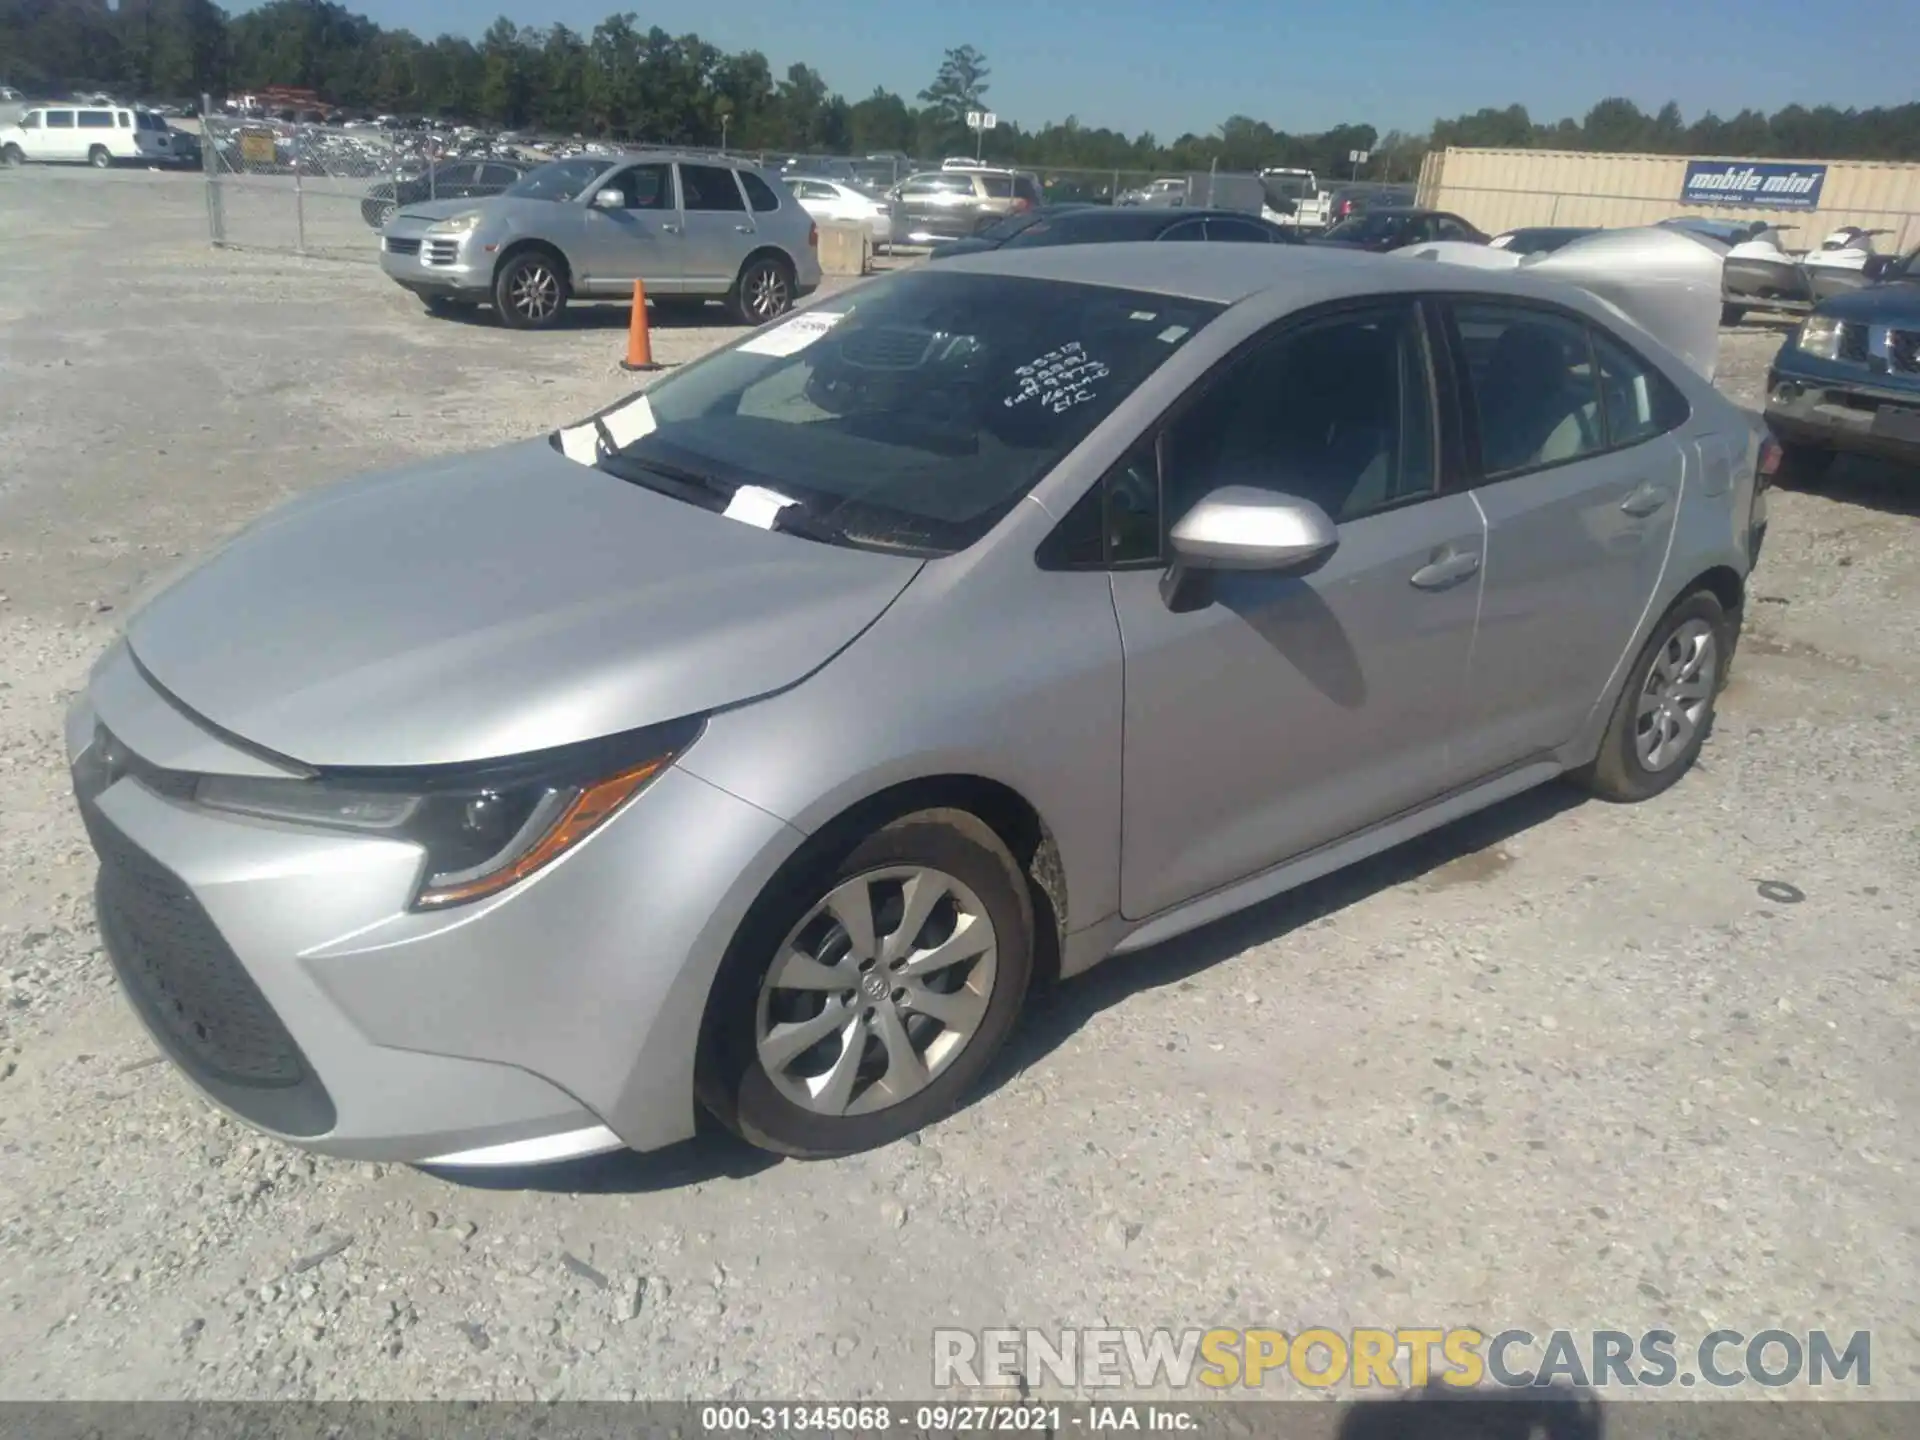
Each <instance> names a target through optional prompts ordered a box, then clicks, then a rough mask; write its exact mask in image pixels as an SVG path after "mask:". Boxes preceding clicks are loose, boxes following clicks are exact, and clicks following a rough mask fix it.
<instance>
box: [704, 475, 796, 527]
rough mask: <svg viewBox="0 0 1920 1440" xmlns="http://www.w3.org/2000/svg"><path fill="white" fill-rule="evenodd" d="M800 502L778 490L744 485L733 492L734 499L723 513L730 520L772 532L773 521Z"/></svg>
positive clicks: (728, 503)
mask: <svg viewBox="0 0 1920 1440" xmlns="http://www.w3.org/2000/svg"><path fill="white" fill-rule="evenodd" d="M799 503H800V502H799V501H798V500H795V499H794V498H793V497H792V496H790V495H782V494H781V493H780V492H779V491H778V490H767V489H764V488H763V487H761V486H759V485H742V486H741V487H740V488H739V489H738V490H736V491H734V492H733V498H732V499H731V500H729V501H728V502H727V508H726V509H725V510H723V511H722V512H721V513H722V514H723V515H725V516H726V517H727V519H729V520H744V521H745V522H746V523H747V524H749V525H758V526H759V527H760V528H761V529H762V530H771V529H772V528H773V520H774V517H775V516H776V515H778V514H779V513H780V512H781V511H782V510H784V509H786V508H787V506H789V505H798V504H799Z"/></svg>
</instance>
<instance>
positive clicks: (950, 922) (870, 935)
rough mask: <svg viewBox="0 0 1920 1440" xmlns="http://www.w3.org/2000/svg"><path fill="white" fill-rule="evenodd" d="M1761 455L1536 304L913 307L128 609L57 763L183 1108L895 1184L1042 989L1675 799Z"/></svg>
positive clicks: (1577, 305)
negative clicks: (193, 1099) (1491, 831)
mask: <svg viewBox="0 0 1920 1440" xmlns="http://www.w3.org/2000/svg"><path fill="white" fill-rule="evenodd" d="M1679 243H1682V244H1685V243H1686V242H1679ZM1703 253H1704V252H1703ZM1708 263H1709V267H1710V268H1711V263H1712V262H1711V257H1708ZM1716 286H1717V277H1714V278H1712V279H1710V281H1709V283H1708V286H1707V287H1705V289H1706V290H1707V291H1710V292H1712V293H1709V294H1708V295H1707V298H1706V300H1705V303H1707V304H1709V305H1717V303H1718V296H1717V290H1715V289H1714V287H1716ZM1709 368H1710V367H1709ZM1766 469H1767V463H1766V454H1764V453H1763V449H1762V444H1761V440H1760V438H1759V433H1758V431H1757V429H1756V427H1755V425H1754V423H1753V422H1752V421H1751V420H1750V419H1749V418H1748V417H1746V416H1745V415H1744V414H1743V412H1741V411H1740V410H1738V409H1736V408H1735V407H1734V406H1732V405H1731V404H1729V403H1728V402H1727V401H1725V400H1723V399H1722V398H1721V397H1720V396H1719V395H1718V394H1716V393H1715V391H1714V389H1713V388H1712V386H1711V384H1710V383H1709V381H1708V380H1707V379H1706V378H1705V377H1704V376H1703V375H1702V374H1700V373H1697V371H1696V369H1694V368H1692V367H1690V366H1689V364H1688V363H1686V362H1685V361H1683V360H1682V359H1680V358H1679V357H1678V356H1677V355H1676V354H1675V353H1674V352H1672V351H1670V350H1668V349H1667V348H1666V347H1665V346H1663V345H1662V344H1661V343H1660V342H1658V341H1656V340H1655V339H1654V338H1653V337H1652V335H1651V334H1649V333H1648V331H1646V330H1644V329H1642V328H1640V327H1639V326H1638V325H1636V323H1635V322H1634V321H1633V320H1631V319H1628V318H1627V317H1626V314H1625V313H1623V309H1622V308H1621V306H1620V305H1618V304H1615V303H1610V302H1608V301H1603V300H1601V299H1598V298H1595V297H1594V296H1593V295H1592V294H1590V293H1588V292H1586V291H1583V290H1581V289H1578V288H1575V287H1574V286H1573V285H1571V284H1567V283H1555V282H1550V281H1546V280H1542V279H1539V278H1537V277H1534V276H1531V275H1529V274H1527V273H1525V272H1523V271H1522V272H1515V273H1496V272H1494V271H1491V270H1474V269H1469V268H1466V267H1464V266H1455V265H1447V264H1435V263H1428V264H1419V263H1410V262H1407V261H1403V260H1399V259H1393V258H1380V257H1374V256H1369V255H1361V254H1344V253H1338V252H1312V253H1300V252H1298V251H1293V250H1282V249H1280V248H1279V247H1266V246H1237V245H1206V244H1201V245H1117V246H1110V247H1094V246H1088V247H1079V248H1074V249H1055V250H1046V249H1038V250H1027V251H1021V252H1011V251H1009V252H1006V253H1004V254H991V253H990V254H985V255H978V256H972V257H967V258H964V259H960V260H956V261H954V262H952V263H949V264H942V265H939V266H934V267H927V268H924V269H916V270H909V271H905V272H901V273H898V274H894V275H889V276H884V277H880V278H878V279H875V280H873V281H871V282H869V283H867V284H865V285H863V286H861V287H859V288H857V289H854V290H851V291H848V292H845V293H843V294H842V295H838V296H835V297H834V298H833V299H832V300H831V301H830V302H826V303H823V304H820V305H817V306H814V307H812V308H810V309H808V310H803V311H801V312H799V313H797V314H795V315H792V316H789V317H786V318H785V319H783V320H781V321H778V322H776V323H775V324H773V325H771V326H768V327H763V328H762V329H760V330H758V331H756V332H755V333H754V334H752V335H751V336H749V337H748V338H746V339H745V340H743V341H741V342H739V343H737V344H735V345H732V346H730V347H729V348H727V349H724V350H721V351H718V352H716V353H715V354H713V355H711V356H710V357H708V358H706V359H704V360H702V361H700V362H699V363H697V364H693V365H689V366H688V367H686V368H685V369H683V370H679V371H676V372H674V373H673V374H671V375H669V376H668V377H666V378H664V379H662V380H660V381H659V382H658V383H657V384H655V385H654V386H653V387H652V388H651V389H650V390H649V391H648V392H646V394H645V395H644V396H640V397H636V398H634V399H632V400H629V401H627V402H624V403H622V404H620V405H617V406H614V407H612V408H611V409H609V410H607V411H604V412H602V413H601V414H599V415H597V416H594V417H592V418H591V419H589V420H588V421H586V422H584V423H582V424H579V425H576V426H569V427H566V428H564V429H562V430H559V431H556V432H555V433H554V434H553V435H552V436H549V437H543V438H539V439H535V440H530V441H527V442H525V443H521V444H515V445H509V446H507V447H505V448H502V449H498V450H494V451H491V452H488V453H485V454H481V455H467V456H460V457H457V458H452V459H446V460H441V461H436V462H433V463H430V464H426V465H422V466H417V467H413V468H410V469H407V470H404V471H400V472H396V473H393V474H387V475H378V476H373V477H370V478H365V479H360V480H356V481H353V482H350V483H348V484H345V485H341V486H338V487H335V488H331V489H327V490H324V491H320V492H316V493H312V494H309V495H307V496H305V497H304V498H302V499H299V500H297V501H295V502H293V503H292V504H290V505H289V506H287V507H285V508H284V509H281V510H280V511H278V512H276V513H273V514H271V515H269V516H268V517H267V518H265V519H263V520H261V521H259V522H258V523H256V524H254V525H253V526H252V527H251V528H250V529H248V530H245V531H243V532H242V533H241V534H240V535H238V536H237V537H236V538H234V539H233V540H232V541H230V542H229V543H228V544H227V545H226V546H225V547H224V548H223V549H221V550H219V551H218V552H217V553H215V554H214V555H213V556H211V557H210V558H209V559H207V560H206V561H205V562H204V563H203V564H201V565H200V567H199V568H198V569H197V570H195V571H193V572H191V573H190V574H188V575H187V576H186V577H185V578H183V579H180V580H178V581H176V582H174V583H173V584H172V585H171V586H170V587H168V588H166V589H164V590H163V591H162V592H161V593H160V594H159V595H158V596H157V597H156V598H154V599H152V600H151V601H150V602H149V603H148V604H147V605H146V606H145V607H144V608H142V609H140V610H139V611H138V613H136V615H135V616H134V618H133V619H132V620H131V622H130V623H129V625H128V629H127V633H126V636H125V639H124V642H123V643H119V644H116V645H115V646H114V647H113V649H112V650H111V651H110V652H109V653H108V654H107V655H106V656H105V657H104V658H103V659H102V660H101V662H100V663H99V665H98V668H97V669H96V671H95V672H94V675H93V677H92V680H91V683H90V685H89V687H88V689H87V690H86V692H85V694H84V696H83V697H82V698H81V699H80V700H79V701H78V702H77V703H76V704H75V706H74V708H73V710H72V714H71V718H70V721H69V727H68V747H69V752H70V755H71V760H72V766H73V776H74V785H75V789H76V792H77V795H78V798H79V803H80V808H81V810H82V812H83V814H84V816H85V819H86V824H87V826H88V829H89V830H90V832H91V834H92V838H93V843H94V845H95V848H96V849H97V850H98V852H99V856H100V875H99V883H98V909H99V916H100V924H101V930H102V933H103V935H104V937H105V941H106V945H107V948H108V950H109V953H110V954H111V955H112V957H113V963H114V965H115V967H116V969H117V971H118V973H119V976H120V979H121V981H122V983H123V985H124V987H125V990H126V993H127V995H128V997H129V998H130V999H131V1001H132V1003H133V1005H134V1007H135V1008H136V1009H137V1010H138V1011H139V1013H140V1015H141V1017H142V1018H143V1019H144V1021H145V1022H146V1024H147V1025H148V1027H149V1028H150V1029H151V1030H152V1032H153V1035H154V1037H155V1039H156V1040H157V1041H158V1042H159V1044H160V1045H161V1046H162V1047H163V1048H164V1049H165V1050H166V1052H167V1053H168V1054H169V1055H170V1056H172V1058H173V1059H174V1060H175V1061H177V1062H178V1063H179V1065H180V1067H181V1068H182V1069H183V1070H184V1071H185V1072H186V1073H187V1074H188V1075H189V1076H190V1077H191V1078H192V1079H193V1080H194V1081H195V1082H196V1083H197V1084H198V1085H199V1086H200V1088H201V1089H202V1090H204V1091H205V1092H206V1093H207V1094H208V1095H209V1096H211V1097H212V1098H213V1099H214V1100H216V1101H217V1102H218V1103H220V1104H221V1105H223V1106H225V1107H226V1108H227V1109H229V1110H230V1111H232V1112H233V1113H234V1114H236V1115H238V1116H240V1117H241V1118H242V1119H245V1120H247V1121H250V1122H251V1123H253V1124H254V1125H257V1126H259V1127H261V1128H263V1129H266V1130H269V1131H271V1132H273V1133H274V1134H276V1135H279V1136H282V1137H284V1138H286V1139H288V1140H291V1141H294V1142H296V1143H298V1144H302V1145H307V1146H311V1147H312V1148H314V1149H317V1150H324V1151H328V1152H332V1153H335V1154H340V1155H346V1156H360V1157H368V1158H384V1159H399V1160H408V1161H419V1162H429V1163H434V1162H437V1163H443V1164H487V1163H515V1162H525V1161H536V1160H549V1159H554V1158H559V1157H565V1156H571V1155H578V1154H584V1153H589V1152H592V1151H597V1150H605V1149H613V1148H617V1147H620V1146H630V1147H634V1148H637V1149H648V1148H652V1147H657V1146H662V1145H666V1144H668V1143H670V1142H673V1141H677V1140H680V1139H682V1138H684V1137H686V1136H689V1135H691V1134H692V1133H693V1131H694V1126H695V1113H696V1107H697V1106H701V1105H704V1106H705V1107H706V1108H707V1109H708V1110H710V1111H711V1112H712V1113H713V1114H714V1115H716V1116H718V1117H719V1119H720V1120H722V1121H723V1122H725V1123H726V1124H727V1125H728V1126H731V1127H732V1128H734V1129H735V1130H737V1131H738V1132H739V1133H740V1134H742V1135H744V1136H746V1137H747V1138H748V1139H749V1140H751V1141H753V1142H754V1143H756V1144H758V1145H762V1146H765V1147H767V1148H769V1149H772V1150H776V1151H780V1152H784V1153H787V1154H793V1155H815V1156H818V1155H831V1154H837V1153H843V1152H847V1151H852V1150H858V1149H860V1148H863V1147H866V1146H871V1145H876V1144H880V1143H883V1142H886V1141H889V1140H892V1139H894V1138H895V1137H898V1136H901V1135H904V1134H906V1133H908V1132H910V1131H912V1130H915V1129H917V1128H919V1127H921V1126H924V1125H926V1124H928V1123H930V1122H932V1121H934V1120H936V1119H938V1118H939V1117H940V1116H942V1115H944V1114H945V1113H947V1112H948V1111H949V1110H951V1109H952V1108H953V1107H954V1106H955V1105H956V1104H958V1103H959V1102H961V1101H962V1099H963V1098H964V1097H965V1096H966V1094H967V1092H968V1090H969V1088H970V1087H971V1086H973V1085H974V1084H975V1082H976V1081H978V1080H979V1079H980V1077H981V1074H982V1072H983V1071H984V1070H985V1069H986V1068H987V1067H988V1065H989V1064H990V1063H991V1062H992V1060H993V1058H994V1056H995V1054H996V1053H997V1052H998V1051H999V1049H1000V1047H1001V1046H1002V1044H1003V1043H1004V1042H1005V1041H1006V1039H1007V1037H1008V1034H1009V1032H1010V1031H1012V1029H1013V1028H1014V1025H1015V1022H1016V1020H1017V1019H1018V1017H1019V1015H1020V1012H1021V1007H1022V1004H1023V1002H1024V1001H1025V1000H1026V998H1027V995H1028V993H1029V991H1030V990H1031V989H1032V988H1033V987H1034V986H1035V985H1036V984H1040V983H1044V982H1046V981H1050V980H1052V979H1054V978H1056V977H1060V976H1069V975H1072V974H1073V973H1075V972H1077V971H1080V970H1084V969H1086V968H1087V967H1088V966H1090V965H1092V964H1094V963H1095V962H1096V961H1099V960H1101V959H1102V958H1104V957H1106V956H1108V955H1111V954H1114V953H1115V952H1119V951H1127V950H1133V949H1138V948H1140V947H1142V946H1146V945H1150V944H1153V943H1155V942H1158V941H1161V940H1164V939H1166V938H1167V937H1169V936H1173V935H1176V934H1179V933H1180V932H1182V931H1185V930H1189V929H1192V928H1193V927H1196V926H1199V925H1201V924H1203V923H1205V922H1207V921H1210V920H1213V919H1215V918H1217V917H1219V916H1222V915H1225V914H1227V913H1228V912H1230V911H1233V910H1236V909H1239V908H1241V907H1243V906H1246V905H1249V904H1252V903H1254V902H1256V901H1259V900H1263V899H1265V898H1267V897H1269V896H1272V895H1274V894H1276V893H1278V892H1280V891H1283V890H1286V889H1287V888H1289V887H1291V886H1294V885H1297V884H1300V883H1301V882H1303V881H1305V880H1308V879H1311V878H1313V877H1315V876H1319V875H1322V874H1325V873H1326V872H1328V871H1330V870H1333V869H1335V868H1337V867H1339V866H1341V865H1344V864H1347V863H1348V862H1350V861H1353V860H1356V859H1358V858H1360V857H1363V856H1366V855H1369V854H1372V853H1374V852H1376V851H1379V850H1381V849H1383V848H1385V847H1387V846H1390V845H1393V844H1395V843H1397V842H1399V841H1402V840H1404V839H1407V838H1408V837H1410V836H1413V835H1416V834H1419V833H1420V832H1422V831H1426V830H1429V829H1432V828H1433V827H1435V826H1437V825H1440V824H1442V823H1444V822H1446V821H1449V820H1452V819H1455V818H1457V817H1459V816H1462V815H1464V814H1467V813H1468V812H1470V811H1473V810H1476V809H1479V808H1481V807H1483V806H1486V805H1489V804H1491V803H1493V802H1495V801H1498V800H1500V799H1501V798H1503V797H1506V796H1511V795H1513V794H1515V793H1516V792H1518V791H1521V790H1524V789H1526V788H1527V787H1529V786H1533V785H1538V784H1540V783H1542V782H1545V781H1548V780H1551V779H1553V778H1554V777H1556V776H1561V775H1564V774H1569V773H1571V774H1573V775H1576V776H1578V777H1579V778H1580V779H1581V780H1582V781H1583V782H1584V783H1585V784H1586V785H1588V786H1589V787H1590V788H1591V789H1593V790H1594V791H1596V792H1597V793H1599V794H1600V795H1603V796H1606V797H1608V798H1611V799H1617V800H1639V799H1644V798H1646V797H1649V796H1652V795H1655V794H1657V793H1659V792H1660V791H1662V790H1664V789H1665V788H1666V787H1667V786H1669V785H1671V784H1672V783H1673V782H1674V781H1675V780H1676V779H1678V778H1679V777H1680V776H1681V775H1682V774H1683V773H1684V772H1685V771H1686V769H1687V768H1688V766H1689V765H1690V764H1691V763H1692V762H1693V759H1694V757H1695V756H1696V754H1697V753H1698V752H1699V749H1700V746H1701V743H1702V741H1703V739H1704V738H1705V736H1706V734H1707V731H1708V726H1709V722H1710V719H1711V715H1712V711H1713V705H1714V698H1715V694H1716V690H1717V688H1718V686H1719V685H1720V683H1721V682H1722V680H1723V678H1724V676H1725V674H1726V670H1727V665H1728V661H1729V659H1730V656H1731V653H1732V650H1733V646H1734V642H1735V639H1736V637H1737V634H1738V630H1739V624H1740V615H1741V608H1742V599H1743V595H1744V593H1745V586H1746V577H1747V574H1748V571H1749V568H1750V566H1751V564H1752V562H1753V558H1754V554H1755V551H1756V548H1757V545H1758V541H1759V533H1760V529H1761V527H1762V525H1763V522H1764V501H1765V496H1764V493H1763V492H1764V488H1765V483H1766V481H1765V477H1764V473H1762V472H1764V471H1765V470H1766Z"/></svg>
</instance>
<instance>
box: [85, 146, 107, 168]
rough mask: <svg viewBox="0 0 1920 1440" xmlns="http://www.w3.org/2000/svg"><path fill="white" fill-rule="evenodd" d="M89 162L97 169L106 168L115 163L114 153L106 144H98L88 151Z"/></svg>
mask: <svg viewBox="0 0 1920 1440" xmlns="http://www.w3.org/2000/svg"><path fill="white" fill-rule="evenodd" d="M87 163H88V164H89V165H91V166H93V168H94V169H96V170H104V169H106V168H107V167H108V166H109V165H111V164H113V155H112V154H111V153H110V152H109V151H108V149H107V147H106V146H104V145H96V146H94V147H93V148H92V149H91V150H89V151H88V152H87Z"/></svg>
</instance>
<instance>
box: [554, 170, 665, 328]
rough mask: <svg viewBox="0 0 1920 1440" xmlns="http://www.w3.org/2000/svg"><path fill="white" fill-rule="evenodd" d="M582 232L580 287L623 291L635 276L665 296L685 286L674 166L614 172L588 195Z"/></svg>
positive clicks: (577, 261)
mask: <svg viewBox="0 0 1920 1440" xmlns="http://www.w3.org/2000/svg"><path fill="white" fill-rule="evenodd" d="M616 198H617V203H614V202H615V200H616ZM584 231H585V233H584V235H583V237H582V244H581V247H580V248H581V253H580V254H579V255H578V256H576V257H575V259H574V275H575V282H576V284H578V285H579V286H580V287H581V288H583V289H590V290H594V291H597V292H599V293H600V294H603V295H606V294H624V293H627V292H629V291H630V290H631V289H632V287H633V282H634V281H636V280H641V281H644V282H645V283H646V286H647V288H648V289H649V290H653V291H657V292H658V293H660V294H664V295H677V294H679V293H680V291H681V290H682V289H683V288H684V282H683V277H684V275H685V264H684V248H685V244H684V242H685V236H684V234H683V232H682V229H681V225H680V207H679V205H678V204H677V203H676V201H675V199H674V193H673V166H672V165H670V164H665V163H653V162H650V163H647V164H643V165H629V166H627V167H626V169H624V170H618V171H615V172H614V174H613V175H611V176H610V177H608V178H607V179H606V180H603V181H602V182H601V183H600V185H599V186H598V188H597V189H596V190H595V191H594V193H593V194H592V195H591V196H589V197H588V199H587V213H586V223H585V227H584Z"/></svg>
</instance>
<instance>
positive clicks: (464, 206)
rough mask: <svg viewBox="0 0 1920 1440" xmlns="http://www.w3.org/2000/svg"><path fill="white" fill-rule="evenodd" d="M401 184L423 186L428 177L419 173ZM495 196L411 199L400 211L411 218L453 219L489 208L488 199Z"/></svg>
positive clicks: (412, 186)
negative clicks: (461, 198)
mask: <svg viewBox="0 0 1920 1440" xmlns="http://www.w3.org/2000/svg"><path fill="white" fill-rule="evenodd" d="M400 183H401V184H403V185H405V186H407V187H409V188H423V187H424V186H425V185H426V183H427V177H426V176H424V175H418V176H415V177H414V178H412V179H410V180H403V181H401V182H400ZM492 198H493V197H492V196H491V195H488V196H469V197H467V198H466V199H464V200H409V201H408V202H407V205H406V208H405V209H404V210H402V211H401V212H400V213H401V214H402V215H403V216H405V217H406V218H407V219H409V220H451V219H452V218H453V217H454V216H456V215H465V214H468V213H470V212H471V211H474V210H486V209H488V208H489V207H488V205H487V201H488V200H491V199H492Z"/></svg>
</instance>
